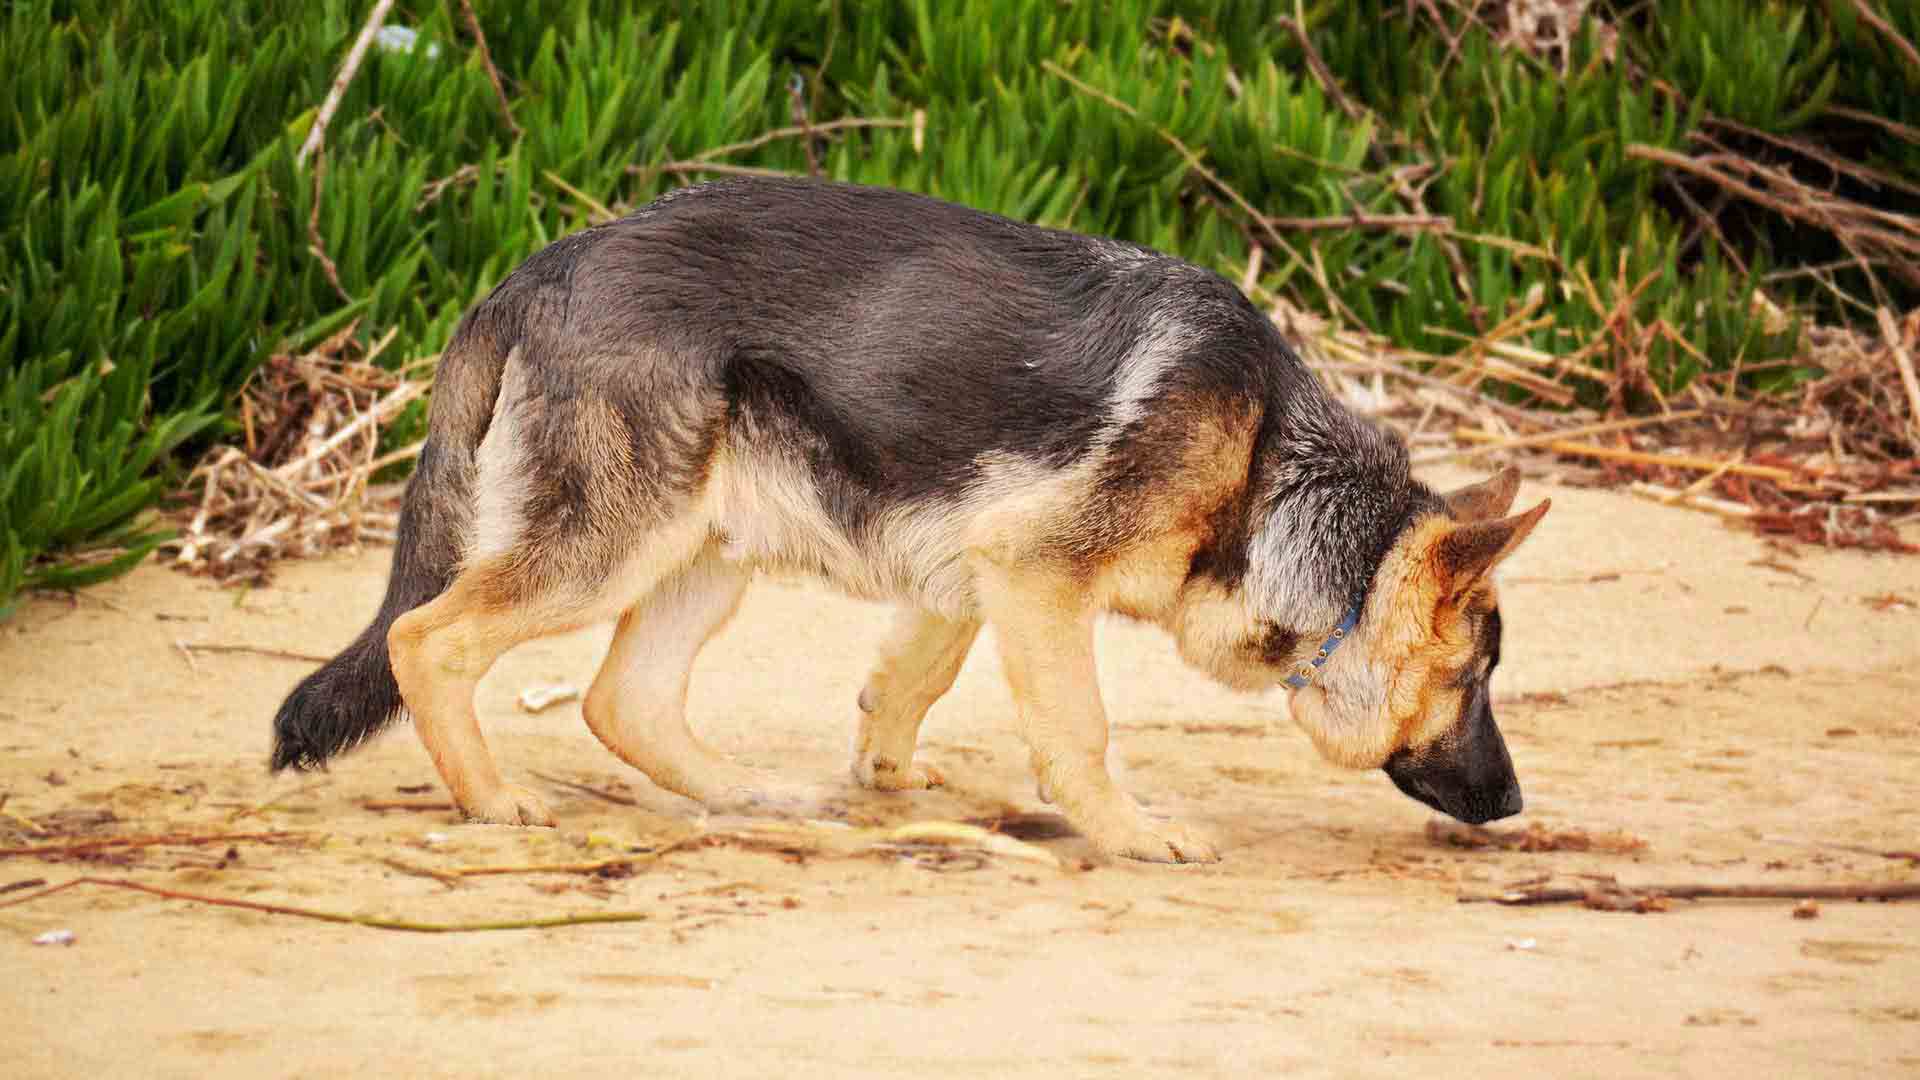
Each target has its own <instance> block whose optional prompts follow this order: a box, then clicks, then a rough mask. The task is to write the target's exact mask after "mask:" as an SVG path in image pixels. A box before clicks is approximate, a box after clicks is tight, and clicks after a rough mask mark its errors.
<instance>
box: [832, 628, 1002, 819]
mask: <svg viewBox="0 0 1920 1080" xmlns="http://www.w3.org/2000/svg"><path fill="white" fill-rule="evenodd" d="M979 634H980V623H979V621H978V620H976V619H966V620H955V619H946V618H942V617H941V616H939V615H935V614H933V613H932V612H929V611H922V610H919V609H917V608H910V607H907V608H901V609H899V610H898V611H896V612H895V613H894V617H893V627H892V629H891V630H889V631H888V632H887V640H886V642H885V643H884V644H882V645H881V646H880V659H879V660H878V661H877V662H876V663H875V664H874V666H873V672H872V673H871V674H869V675H868V676H867V683H866V686H865V687H863V688H862V689H861V691H860V720H859V722H860V727H859V732H858V734H857V735H855V737H854V742H853V778H854V779H855V780H857V781H859V782H860V783H861V784H862V785H863V786H865V787H870V788H874V789H875V790H878V791H905V790H909V789H913V788H925V787H935V786H937V785H939V784H940V783H941V776H940V771H939V770H938V769H936V768H934V767H933V766H931V765H928V764H925V763H921V764H915V763H914V760H913V753H914V747H915V745H916V744H917V743H918V742H919V739H920V723H921V721H923V720H925V719H926V716H927V710H928V709H930V708H932V707H933V703H934V702H936V701H938V700H940V695H942V694H944V693H946V692H947V690H948V689H950V688H951V687H952V686H953V680H954V678H955V677H956V676H958V675H959V674H960V665H961V664H963V663H965V662H966V659H967V650H969V649H971V648H972V647H973V640H974V638H976V637H978V636H979Z"/></svg>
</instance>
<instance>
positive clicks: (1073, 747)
mask: <svg viewBox="0 0 1920 1080" xmlns="http://www.w3.org/2000/svg"><path fill="white" fill-rule="evenodd" d="M976 570H977V575H978V576H977V578H976V581H977V583H978V587H979V590H980V604H981V610H982V612H983V613H984V614H985V615H986V617H987V621H988V622H991V623H992V624H993V627H994V634H995V637H996V638H997V639H998V641H999V645H1000V655H1001V660H1002V662H1003V663H1004V665H1005V667H1006V672H1007V681H1008V682H1009V683H1010V684H1011V685H1012V687H1013V699H1014V705H1015V707H1016V708H1017V709H1018V710H1019V713H1020V725H1021V729H1022V734H1023V735H1024V736H1025V737H1026V740H1027V747H1028V749H1029V751H1030V752H1031V753H1032V755H1033V766H1034V771H1035V773H1036V774H1037V776H1038V779H1039V781H1040V785H1041V788H1042V789H1043V790H1044V791H1046V792H1048V793H1049V794H1050V795H1051V796H1052V798H1053V800H1054V802H1055V803H1057V804H1058V805H1059V807H1060V809H1061V810H1062V811H1063V812H1064V813H1065V814H1066V816H1067V820H1068V821H1069V822H1071V823H1072V824H1073V826H1074V828H1076V829H1078V830H1080V832H1081V833H1082V834H1084V835H1085V836H1086V837H1087V838H1088V839H1090V840H1092V841H1093V842H1094V844H1095V845H1096V846H1097V847H1099V848H1100V849H1101V850H1102V851H1104V852H1107V853H1109V854H1113V855H1125V856H1128V857H1129V858H1134V859H1145V860H1147V861H1149V862H1215V861H1217V860H1218V859H1219V857H1220V856H1219V855H1217V854H1215V852H1214V849H1213V847H1212V845H1210V844H1209V843H1207V841H1206V840H1204V839H1202V838H1201V837H1200V836H1199V835H1198V834H1197V833H1195V832H1193V831H1192V830H1190V829H1188V828H1187V827H1186V826H1184V825H1181V824H1179V823H1178V822H1172V821H1164V820H1158V819H1155V818H1151V817H1148V816H1147V815H1146V813H1145V812H1143V811H1142V810H1141V809H1140V806H1139V804H1138V803H1136V802H1134V801H1133V799H1131V798H1129V797H1128V796H1127V794H1126V793H1125V792H1123V791H1121V790H1120V788H1119V786H1118V785H1117V784H1115V783H1114V782H1113V777H1112V774H1110V773H1109V772H1108V771H1107V760H1106V757H1107V717H1106V710H1105V708H1104V707H1103V706H1102V704H1101V701H1100V686H1099V682H1098V679H1097V677H1096V674H1095V670H1094V656H1093V611H1092V609H1091V607H1090V606H1089V605H1088V603H1087V601H1086V597H1085V594H1084V591H1083V590H1081V589H1079V588H1077V587H1076V586H1075V585H1074V584H1073V583H1071V582H1069V581H1063V580H1061V579H1060V578H1058V577H1056V576H1054V575H1050V574H1046V573H1044V572H1036V571H1034V570H1032V569H1022V570H1015V569H1010V568H1005V567H1001V566H998V565H995V564H994V563H991V562H988V561H986V560H979V561H978V562H977V563H976Z"/></svg>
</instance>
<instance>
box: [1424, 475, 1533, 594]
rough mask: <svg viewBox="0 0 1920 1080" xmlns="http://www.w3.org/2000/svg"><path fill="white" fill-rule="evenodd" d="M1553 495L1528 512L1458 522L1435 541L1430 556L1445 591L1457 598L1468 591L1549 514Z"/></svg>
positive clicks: (1443, 592)
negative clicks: (1490, 519)
mask: <svg viewBox="0 0 1920 1080" xmlns="http://www.w3.org/2000/svg"><path fill="white" fill-rule="evenodd" d="M1552 505H1553V501H1552V500H1551V499H1542V500H1540V505H1539V506H1536V507H1534V508H1533V509H1531V510H1529V511H1527V512H1526V513H1524V514H1515V515H1514V516H1512V517H1509V518H1497V519H1495V520H1492V521H1471V522H1463V523H1461V524H1459V525H1455V526H1454V527H1453V528H1451V529H1449V530H1448V531H1447V532H1446V533H1444V534H1442V535H1441V537H1440V538H1439V539H1438V540H1437V541H1435V542H1434V545H1433V550H1432V554H1431V555H1430V559H1431V560H1432V562H1431V565H1432V567H1433V570H1434V572H1435V574H1436V575H1437V576H1438V577H1439V579H1440V585H1441V591H1442V595H1444V596H1446V597H1447V598H1448V599H1449V600H1457V599H1459V598H1460V597H1461V596H1464V595H1466V592H1467V590H1468V589H1470V588H1472V587H1473V584H1474V582H1477V581H1479V580H1480V579H1481V578H1482V577H1484V576H1485V575H1486V573H1487V571H1489V570H1491V569H1493V568H1494V566H1495V565H1496V564H1498V563H1499V562H1500V560H1501V559H1504V558H1506V557H1507V556H1508V555H1509V554H1511V553H1512V551H1513V549H1514V548H1517V547H1519V546H1520V541H1522V540H1525V539H1526V538H1527V534H1528V533H1531V532H1532V531H1533V527H1534V526H1535V525H1538V524H1540V519H1541V518H1543V517H1545V516H1547V509H1548V508H1549V507H1551V506H1552Z"/></svg>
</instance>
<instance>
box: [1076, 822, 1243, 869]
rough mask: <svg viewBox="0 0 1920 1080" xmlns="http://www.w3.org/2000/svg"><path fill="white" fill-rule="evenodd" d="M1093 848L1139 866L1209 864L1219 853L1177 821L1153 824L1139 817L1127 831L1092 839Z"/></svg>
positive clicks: (1198, 835)
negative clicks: (1136, 862) (1146, 863)
mask: <svg viewBox="0 0 1920 1080" xmlns="http://www.w3.org/2000/svg"><path fill="white" fill-rule="evenodd" d="M1092 840H1093V842H1094V844H1095V846H1097V847H1099V848H1100V850H1102V851H1104V852H1106V853H1107V854H1109V855H1120V856H1124V857H1126V858H1129V859H1139V860H1140V861H1142V862H1157V863H1211V862H1219V861H1220V853H1219V852H1218V851H1216V850H1215V849H1214V846H1213V844H1212V843H1211V842H1209V841H1208V840H1207V839H1206V837H1204V836H1202V835H1201V834H1200V833H1199V832H1197V831H1196V830H1194V829H1191V828H1188V827H1187V826H1185V825H1182V824H1181V823H1179V822H1177V821H1155V820H1152V819H1148V818H1146V817H1145V816H1144V815H1141V818H1140V820H1139V821H1138V822H1137V823H1136V824H1133V825H1131V826H1130V827H1127V828H1124V829H1119V830H1114V831H1112V832H1108V833H1104V834H1101V835H1095V836H1093V837H1092Z"/></svg>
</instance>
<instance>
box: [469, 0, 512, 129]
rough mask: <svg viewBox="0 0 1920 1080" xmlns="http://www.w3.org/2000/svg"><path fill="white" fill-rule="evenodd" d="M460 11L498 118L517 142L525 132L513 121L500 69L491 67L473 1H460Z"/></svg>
mask: <svg viewBox="0 0 1920 1080" xmlns="http://www.w3.org/2000/svg"><path fill="white" fill-rule="evenodd" d="M460 11H461V13H462V14H463V15H465V16H466V19H467V29H468V30H470V31H472V33H473V47H474V51H476V52H478V53H479V54H480V63H481V64H482V65H483V66H485V67H486V69H487V81H488V82H491V83H492V84H493V96H494V98H495V99H497V100H498V101H499V102H500V116H501V118H502V119H504V120H505V121H506V122H507V130H508V131H511V132H513V137H514V138H515V139H516V140H517V139H519V138H520V137H521V136H522V135H525V134H526V132H524V131H522V130H520V125H519V123H517V122H516V121H515V120H514V119H513V105H512V104H511V103H510V102H508V100H507V88H506V86H505V85H504V84H503V83H502V82H501V81H500V69H499V68H497V67H494V66H493V51H492V50H490V49H488V48H487V35H486V33H485V32H484V31H482V30H481V29H480V17H479V16H478V15H476V14H474V12H473V0H460Z"/></svg>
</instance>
